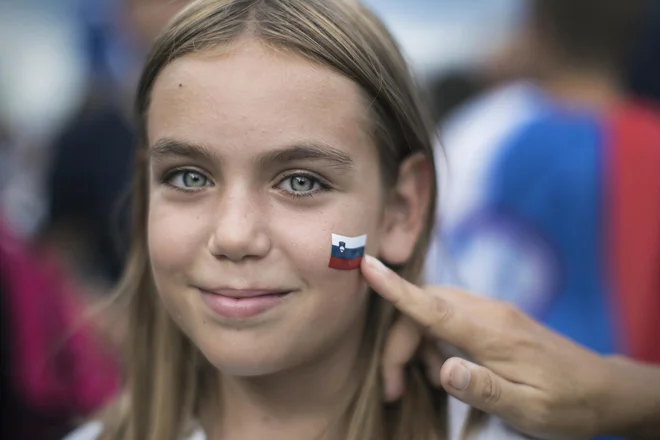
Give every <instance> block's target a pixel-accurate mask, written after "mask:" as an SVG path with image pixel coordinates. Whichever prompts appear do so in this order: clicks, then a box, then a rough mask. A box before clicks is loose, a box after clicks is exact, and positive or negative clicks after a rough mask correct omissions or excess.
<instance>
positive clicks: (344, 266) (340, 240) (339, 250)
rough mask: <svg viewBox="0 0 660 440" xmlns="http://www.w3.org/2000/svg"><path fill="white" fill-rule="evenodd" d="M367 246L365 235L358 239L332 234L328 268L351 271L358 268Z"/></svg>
mask: <svg viewBox="0 0 660 440" xmlns="http://www.w3.org/2000/svg"><path fill="white" fill-rule="evenodd" d="M366 245H367V234H364V235H360V236H359V237H345V236H343V235H339V234H332V253H331V254H330V264H328V267H331V268H333V269H339V270H353V269H357V268H358V267H360V262H361V261H362V257H364V248H365V246H366Z"/></svg>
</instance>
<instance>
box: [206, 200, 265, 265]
mask: <svg viewBox="0 0 660 440" xmlns="http://www.w3.org/2000/svg"><path fill="white" fill-rule="evenodd" d="M260 205H263V204H260V203H258V202H257V201H256V200H253V199H252V198H251V197H250V195H249V194H248V193H247V191H241V190H238V191H233V192H232V193H230V192H226V193H225V194H223V196H222V200H221V202H220V203H219V205H218V207H217V212H216V215H215V224H214V228H213V230H212V233H211V236H210V237H209V242H208V249H209V252H210V253H211V254H212V255H213V256H215V257H216V258H222V259H227V260H231V261H234V262H238V261H241V260H244V259H249V258H262V257H264V256H265V255H266V254H268V252H269V251H270V248H271V240H270V238H269V235H268V233H267V231H266V227H267V223H268V221H267V218H266V217H267V215H265V212H263V211H262V210H261V209H260V208H259V206H260Z"/></svg>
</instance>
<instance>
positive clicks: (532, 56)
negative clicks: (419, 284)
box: [427, 0, 660, 414]
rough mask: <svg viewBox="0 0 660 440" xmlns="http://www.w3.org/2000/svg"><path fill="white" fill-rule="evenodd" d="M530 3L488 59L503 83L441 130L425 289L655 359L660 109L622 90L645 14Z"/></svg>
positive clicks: (639, 2)
mask: <svg viewBox="0 0 660 440" xmlns="http://www.w3.org/2000/svg"><path fill="white" fill-rule="evenodd" d="M528 5H529V9H528V11H527V20H526V25H525V26H524V27H523V28H522V30H521V36H520V37H519V38H518V39H517V40H515V42H514V44H513V45H512V46H511V47H509V48H508V50H507V51H505V52H504V53H502V54H501V55H500V56H499V57H497V58H495V60H494V61H493V62H492V63H491V64H490V71H489V72H488V75H487V76H489V78H488V79H489V80H491V81H496V82H498V81H499V82H500V85H498V86H496V87H495V88H494V89H492V90H490V91H488V92H486V93H485V94H483V95H481V96H479V97H477V98H476V99H474V100H472V101H470V102H469V103H468V104H466V105H465V106H463V107H462V108H461V109H460V110H458V111H457V112H456V113H455V114H454V115H452V116H451V117H450V118H448V120H447V121H446V123H445V124H443V126H442V131H441V137H442V141H443V146H444V147H445V149H446V162H445V163H443V164H441V166H439V167H438V168H439V174H440V175H439V179H440V180H441V182H443V183H441V185H440V191H441V202H440V204H439V210H438V216H439V220H438V222H439V224H440V226H441V227H440V232H439V233H438V234H437V237H436V242H435V244H434V246H433V251H432V254H431V257H430V258H429V264H428V268H427V274H428V281H431V282H434V283H440V282H448V283H452V284H458V285H463V286H467V287H468V288H469V289H470V290H473V291H477V292H482V293H483V294H484V295H488V296H492V297H496V298H500V299H502V300H505V301H510V302H513V303H514V304H516V305H517V306H518V307H520V308H521V309H523V310H524V311H525V312H526V313H528V314H531V315H532V316H533V317H535V318H536V319H538V320H539V321H541V322H542V323H544V324H545V325H548V326H550V327H551V328H553V329H555V330H557V331H559V332H560V333H562V334H564V335H566V336H568V337H570V338H571V339H573V340H575V341H577V342H578V343H580V344H583V345H585V346H587V347H589V348H591V349H594V350H596V351H598V352H601V353H625V354H627V355H629V356H632V357H635V358H637V359H640V360H645V361H649V362H657V363H660V347H659V346H658V344H657V343H656V340H657V336H658V335H659V334H660V327H659V326H658V325H659V324H658V323H659V322H660V227H659V225H660V173H658V170H659V169H660V113H658V110H657V109H654V108H653V107H651V106H650V105H648V104H647V103H644V102H641V101H639V100H637V99H635V98H631V97H630V95H629V94H628V92H627V89H626V87H625V80H626V73H627V71H628V66H629V65H630V62H631V56H632V54H633V53H634V50H633V48H634V44H635V42H636V40H637V38H638V36H639V35H638V32H637V31H638V30H639V29H640V28H641V27H642V25H641V24H642V23H643V20H642V18H643V16H644V8H645V7H647V6H648V5H647V3H646V2H644V1H643V0H634V1H626V2H620V1H617V0H605V1H596V0H584V1H581V2H573V1H568V0H553V1H546V0H530V1H529V2H528ZM439 156H440V157H442V155H439ZM454 414H460V410H458V409H457V410H456V411H455V412H454Z"/></svg>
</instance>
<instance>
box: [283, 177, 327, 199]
mask: <svg viewBox="0 0 660 440" xmlns="http://www.w3.org/2000/svg"><path fill="white" fill-rule="evenodd" d="M278 188H280V189H282V190H284V191H286V192H287V193H289V194H290V195H292V196H294V197H300V196H312V195H315V194H317V193H318V192H321V191H327V190H328V186H327V185H324V184H323V183H321V181H320V179H318V178H316V177H314V176H311V175H309V174H305V173H296V174H291V175H289V176H286V177H285V178H284V179H283V180H282V181H281V182H280V184H279V185H278Z"/></svg>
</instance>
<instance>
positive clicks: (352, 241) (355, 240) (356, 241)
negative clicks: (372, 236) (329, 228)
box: [332, 234, 367, 249]
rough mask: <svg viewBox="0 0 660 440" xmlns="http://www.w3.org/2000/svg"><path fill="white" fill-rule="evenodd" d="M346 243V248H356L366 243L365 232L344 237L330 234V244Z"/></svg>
mask: <svg viewBox="0 0 660 440" xmlns="http://www.w3.org/2000/svg"><path fill="white" fill-rule="evenodd" d="M340 241H343V242H344V243H346V249H356V248H361V247H364V246H366V245H367V234H364V235H360V236H359V237H344V236H343V235H339V234H332V245H333V246H339V242H340Z"/></svg>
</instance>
